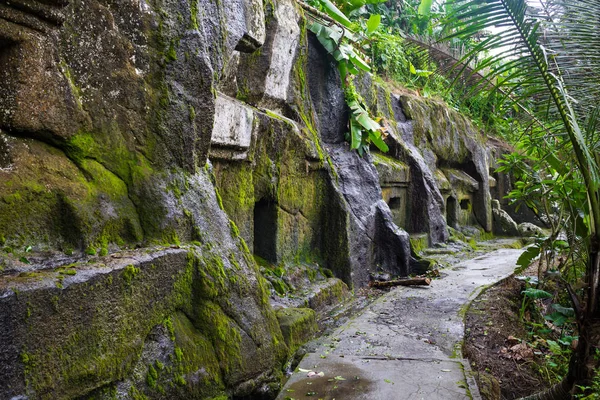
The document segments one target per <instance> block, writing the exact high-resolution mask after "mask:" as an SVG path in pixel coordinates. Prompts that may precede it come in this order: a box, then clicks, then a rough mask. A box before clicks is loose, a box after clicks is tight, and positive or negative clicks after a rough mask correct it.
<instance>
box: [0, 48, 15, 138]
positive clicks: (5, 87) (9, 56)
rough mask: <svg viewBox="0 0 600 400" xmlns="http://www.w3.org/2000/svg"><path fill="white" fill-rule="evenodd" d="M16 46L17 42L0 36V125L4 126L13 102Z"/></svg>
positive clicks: (9, 115)
mask: <svg viewBox="0 0 600 400" xmlns="http://www.w3.org/2000/svg"><path fill="white" fill-rule="evenodd" d="M17 47H18V46H17V43H15V42H13V41H11V40H9V39H6V38H3V37H0V127H2V126H4V127H6V125H7V122H8V121H7V120H9V119H10V117H11V113H10V110H11V109H12V107H13V103H14V97H15V85H16V70H17V68H18V67H19V58H18V57H17Z"/></svg>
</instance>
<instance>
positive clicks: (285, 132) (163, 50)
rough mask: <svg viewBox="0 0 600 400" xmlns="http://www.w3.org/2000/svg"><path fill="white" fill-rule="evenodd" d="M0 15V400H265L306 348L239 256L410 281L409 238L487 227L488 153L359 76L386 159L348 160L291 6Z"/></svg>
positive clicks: (184, 5) (314, 48)
mask: <svg viewBox="0 0 600 400" xmlns="http://www.w3.org/2000/svg"><path fill="white" fill-rule="evenodd" d="M5 3H6V2H5ZM25 3H27V4H25ZM0 11H1V12H0V139H1V140H0V200H1V201H0V232H1V233H2V234H1V235H0V246H1V247H2V251H0V382H8V384H2V385H0V398H3V399H4V398H7V399H18V398H28V399H32V400H33V399H47V398H53V399H73V398H78V399H112V398H115V397H116V398H123V399H139V398H149V399H161V398H169V399H196V398H199V399H200V398H201V399H204V398H213V397H217V398H218V397H219V396H235V397H238V398H243V397H244V396H250V397H251V396H255V397H260V396H262V397H264V398H270V397H273V396H274V394H275V393H276V391H277V390H278V388H279V385H280V378H281V377H282V368H283V366H284V364H285V362H286V360H287V359H288V357H289V355H290V349H289V348H288V345H289V346H291V347H292V348H295V347H296V346H297V345H299V342H300V341H301V340H304V339H303V338H305V336H304V333H303V332H294V335H291V334H290V331H289V330H287V331H285V336H284V335H282V329H281V327H280V324H279V323H278V319H277V317H276V314H275V312H274V311H273V309H272V307H271V306H270V299H269V283H267V281H266V280H265V279H264V278H263V277H262V276H261V274H260V272H259V268H258V266H257V264H256V261H255V257H256V258H257V259H263V260H266V261H267V262H268V263H271V264H274V265H278V266H280V267H281V268H282V269H283V270H285V269H286V268H287V266H289V265H292V264H298V263H305V264H311V265H317V266H318V268H321V269H329V270H331V271H333V274H334V275H335V277H336V278H339V279H341V280H342V281H343V282H344V283H345V284H344V283H342V282H340V281H339V280H336V281H335V283H336V285H334V286H332V288H334V289H335V288H340V289H339V290H342V289H344V290H346V289H345V288H346V286H345V285H348V286H351V287H354V288H359V287H362V286H364V285H366V284H367V282H368V280H369V275H370V274H378V273H383V274H386V273H387V274H391V275H407V274H409V273H411V272H414V271H417V270H418V271H420V270H421V269H420V268H421V267H422V263H419V262H418V261H417V260H415V259H414V257H413V255H411V248H410V243H409V234H408V233H407V232H410V233H427V235H428V238H429V242H430V244H434V243H438V242H443V241H445V240H446V239H447V238H448V232H447V228H446V226H447V223H449V224H450V225H452V226H458V225H461V224H474V223H479V224H481V225H482V226H483V227H484V228H485V229H486V230H490V229H491V227H492V225H491V224H492V219H491V218H492V217H491V215H492V214H491V209H490V204H489V203H490V191H489V179H488V164H487V163H488V161H487V153H486V149H485V145H484V141H483V138H482V136H481V135H480V133H479V132H477V131H476V130H475V129H474V128H473V126H472V125H471V124H470V123H469V122H468V121H466V120H465V119H464V117H462V116H460V115H459V114H457V113H455V112H453V111H449V110H448V109H447V108H446V107H445V106H444V105H443V104H442V103H439V102H436V101H433V100H426V99H422V98H420V97H417V96H410V95H393V94H391V93H390V92H389V91H387V90H386V89H385V88H384V87H382V86H381V85H379V84H376V83H374V82H373V80H372V79H371V78H370V76H368V75H365V76H363V77H360V78H358V79H357V86H359V89H360V90H361V92H362V93H363V94H364V96H365V98H366V99H367V101H368V102H369V105H370V106H371V108H372V109H373V110H374V111H377V113H378V114H380V115H382V116H384V117H385V118H386V120H388V122H389V125H390V136H389V138H388V142H389V145H390V148H391V151H390V153H389V154H386V155H382V154H378V153H373V154H367V155H366V156H365V157H359V156H358V155H357V154H356V153H354V152H350V151H349V149H348V146H347V145H346V144H345V142H344V133H345V131H346V126H347V110H346V106H345V100H344V94H343V92H342V91H341V89H340V81H339V79H340V78H339V74H338V72H337V69H336V68H335V64H333V62H332V60H331V59H329V58H328V57H327V55H326V54H325V53H324V51H323V49H322V48H321V47H320V45H319V43H318V41H317V40H316V39H315V38H314V37H313V36H312V35H311V34H309V33H307V31H306V20H305V19H304V17H303V12H302V11H301V9H300V8H299V7H298V5H297V3H296V2H295V1H293V0H276V1H269V2H262V1H258V0H231V1H220V2H215V1H209V0H189V1H187V0H186V1H182V2H171V1H164V0H155V1H151V2H149V1H145V0H139V1H123V0H116V1H108V0H70V1H69V0H64V1H63V0H61V1H46V0H31V1H26V2H25V1H21V0H18V1H17V0H16V1H14V2H10V4H9V3H6V4H3V5H2V6H0ZM253 256H254V257H253ZM334 289H331V290H334ZM335 290H337V289H335ZM333 297H335V296H333ZM333 297H332V298H333ZM338 297H339V298H343V297H345V292H344V295H342V294H340V296H338ZM335 298H337V297H335ZM323 302H325V300H322V299H320V298H318V296H315V299H314V300H313V301H312V303H309V306H310V307H311V308H313V309H318V308H319V307H321V303H323ZM304 314H306V315H308V316H309V317H310V318H307V319H306V321H308V322H306V324H304V325H307V326H308V327H309V328H308V329H310V330H312V329H314V324H313V322H312V321H313V320H312V317H311V315H312V314H311V312H310V311H304ZM280 319H281V318H280ZM302 320H303V321H304V319H302ZM288 325H289V324H288ZM292 325H293V326H296V325H294V324H292ZM299 325H302V324H299ZM286 326H287V325H286ZM285 329H288V328H285ZM292 336H293V337H292ZM286 343H287V344H286Z"/></svg>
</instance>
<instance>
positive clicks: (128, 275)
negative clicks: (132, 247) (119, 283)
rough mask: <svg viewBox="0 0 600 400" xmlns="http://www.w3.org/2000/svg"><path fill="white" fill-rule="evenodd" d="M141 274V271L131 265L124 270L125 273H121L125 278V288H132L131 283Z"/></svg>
mask: <svg viewBox="0 0 600 400" xmlns="http://www.w3.org/2000/svg"><path fill="white" fill-rule="evenodd" d="M139 273H140V269H139V268H137V267H135V266H133V265H131V264H129V265H127V266H126V267H125V269H123V272H122V273H121V277H122V278H123V282H124V283H125V286H131V283H132V282H133V280H134V279H135V278H136V277H137V276H138V275H139Z"/></svg>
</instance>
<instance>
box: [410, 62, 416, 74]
mask: <svg viewBox="0 0 600 400" xmlns="http://www.w3.org/2000/svg"><path fill="white" fill-rule="evenodd" d="M408 68H409V69H410V73H411V74H413V75H416V74H417V69H416V68H415V66H414V65H413V63H411V62H410V61H409V62H408Z"/></svg>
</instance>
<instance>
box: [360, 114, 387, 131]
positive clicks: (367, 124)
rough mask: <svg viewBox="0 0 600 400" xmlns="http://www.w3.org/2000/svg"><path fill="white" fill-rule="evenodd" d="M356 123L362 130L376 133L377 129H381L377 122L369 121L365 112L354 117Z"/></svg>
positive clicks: (369, 118)
mask: <svg viewBox="0 0 600 400" xmlns="http://www.w3.org/2000/svg"><path fill="white" fill-rule="evenodd" d="M356 121H357V122H358V123H359V124H361V125H362V126H363V127H364V128H366V129H368V130H370V131H378V130H379V129H381V125H379V124H378V123H377V122H375V121H374V120H373V119H371V117H369V114H367V113H366V112H363V113H360V115H358V116H357V117H356Z"/></svg>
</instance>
